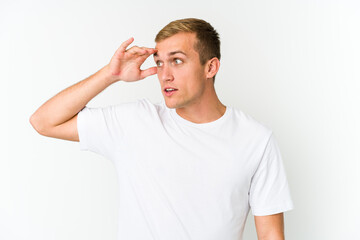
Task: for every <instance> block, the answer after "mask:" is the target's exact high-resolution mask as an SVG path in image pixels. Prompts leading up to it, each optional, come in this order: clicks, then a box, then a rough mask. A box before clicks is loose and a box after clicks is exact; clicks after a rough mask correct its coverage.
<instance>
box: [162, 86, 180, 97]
mask: <svg viewBox="0 0 360 240" xmlns="http://www.w3.org/2000/svg"><path fill="white" fill-rule="evenodd" d="M167 88H173V89H175V90H174V91H171V92H166V91H165V89H167ZM176 91H178V89H177V88H174V87H164V94H165V95H166V96H167V97H170V96H171V95H173V94H174V93H175V92H176Z"/></svg>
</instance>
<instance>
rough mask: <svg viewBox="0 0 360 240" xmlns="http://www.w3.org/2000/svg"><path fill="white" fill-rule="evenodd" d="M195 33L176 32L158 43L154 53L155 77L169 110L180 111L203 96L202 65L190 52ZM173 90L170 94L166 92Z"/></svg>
mask: <svg viewBox="0 0 360 240" xmlns="http://www.w3.org/2000/svg"><path fill="white" fill-rule="evenodd" d="M195 42H196V35H195V33H177V34H175V35H173V36H171V37H169V38H167V39H164V40H162V41H160V42H158V43H157V44H156V46H155V48H156V49H157V50H158V51H157V53H156V54H154V60H155V63H156V66H157V75H158V78H159V81H160V85H161V90H162V94H163V96H164V99H165V103H166V105H167V107H169V108H184V107H188V106H191V105H194V104H196V103H199V102H200V100H201V98H202V97H203V95H204V90H205V83H206V75H205V65H204V66H202V65H201V64H200V59H199V54H198V53H197V51H196V50H195V49H194V44H195ZM168 88H169V89H170V88H173V89H175V90H174V91H167V90H166V89H168Z"/></svg>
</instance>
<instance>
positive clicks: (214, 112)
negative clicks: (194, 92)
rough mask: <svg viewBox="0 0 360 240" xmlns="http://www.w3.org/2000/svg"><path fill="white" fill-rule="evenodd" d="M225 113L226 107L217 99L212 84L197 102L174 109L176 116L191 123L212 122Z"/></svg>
mask: <svg viewBox="0 0 360 240" xmlns="http://www.w3.org/2000/svg"><path fill="white" fill-rule="evenodd" d="M225 111H226V106H225V105H223V104H222V103H221V102H220V100H219V98H218V97H217V94H216V92H215V89H214V86H213V84H212V86H211V87H209V88H207V90H205V92H204V94H203V95H202V97H201V98H200V99H199V100H198V101H197V102H195V103H193V104H192V105H190V106H186V107H182V108H177V109H176V112H177V114H179V115H180V116H181V117H182V118H184V119H186V120H188V121H191V122H193V123H208V122H213V121H215V120H217V119H219V118H220V117H222V116H223V115H224V113H225Z"/></svg>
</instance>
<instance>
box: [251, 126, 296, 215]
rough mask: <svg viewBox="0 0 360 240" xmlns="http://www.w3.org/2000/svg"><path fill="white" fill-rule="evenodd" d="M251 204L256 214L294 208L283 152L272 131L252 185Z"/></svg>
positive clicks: (270, 213) (266, 213)
mask: <svg viewBox="0 0 360 240" xmlns="http://www.w3.org/2000/svg"><path fill="white" fill-rule="evenodd" d="M249 204H250V207H251V211H252V214H253V215H254V216H265V215H272V214H276V213H281V212H285V211H289V210H292V209H293V208H294V206H293V202H292V199H291V195H290V190H289V185H288V181H287V178H286V173H285V169H284V165H283V162H282V157H281V153H280V150H279V147H278V144H277V142H276V139H275V137H274V135H273V133H271V135H270V137H269V141H268V142H267V145H266V148H265V151H264V153H263V156H262V158H261V161H260V164H259V166H258V168H257V169H256V171H255V173H254V175H253V177H252V180H251V185H250V191H249Z"/></svg>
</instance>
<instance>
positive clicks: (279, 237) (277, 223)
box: [254, 213, 285, 240]
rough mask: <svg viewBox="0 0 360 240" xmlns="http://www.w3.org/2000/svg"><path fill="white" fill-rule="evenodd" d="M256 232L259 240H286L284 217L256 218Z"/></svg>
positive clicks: (278, 215) (281, 215) (280, 214)
mask: <svg viewBox="0 0 360 240" xmlns="http://www.w3.org/2000/svg"><path fill="white" fill-rule="evenodd" d="M254 218H255V226H256V232H257V236H258V239H259V240H284V239H285V236H284V215H283V213H278V214H274V215H268V216H255V217H254Z"/></svg>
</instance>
